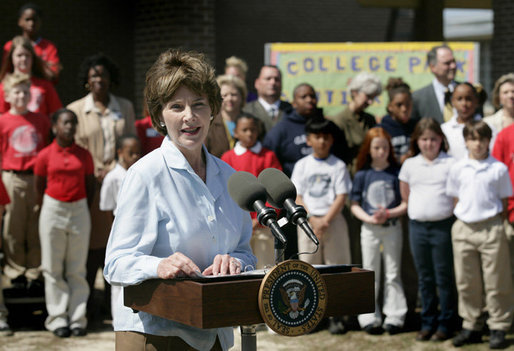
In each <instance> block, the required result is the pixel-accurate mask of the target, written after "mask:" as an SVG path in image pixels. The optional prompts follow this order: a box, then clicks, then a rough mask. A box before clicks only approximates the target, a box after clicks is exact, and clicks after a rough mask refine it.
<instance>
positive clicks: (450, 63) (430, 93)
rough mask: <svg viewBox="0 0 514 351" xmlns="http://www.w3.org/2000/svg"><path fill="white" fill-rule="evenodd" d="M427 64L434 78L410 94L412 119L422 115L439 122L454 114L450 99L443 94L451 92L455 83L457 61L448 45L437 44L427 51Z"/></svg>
mask: <svg viewBox="0 0 514 351" xmlns="http://www.w3.org/2000/svg"><path fill="white" fill-rule="evenodd" d="M427 64H428V67H429V68H430V71H431V72H432V74H433V75H434V79H433V80H432V83H430V84H428V85H427V86H425V87H423V88H421V89H419V90H416V91H415V92H414V93H413V94H412V99H413V103H414V105H413V108H412V119H414V120H416V121H417V120H419V119H421V118H422V117H432V118H435V120H436V121H438V122H439V123H440V124H441V123H444V122H446V121H448V120H450V118H452V116H453V115H454V111H453V108H452V106H451V104H450V100H449V99H448V98H446V99H445V95H447V94H451V93H452V92H453V89H454V88H455V86H456V85H457V83H456V82H455V75H456V73H457V62H456V61H455V57H454V56H453V51H452V49H451V48H450V47H449V46H447V45H439V46H434V47H433V48H432V49H430V51H429V52H428V53H427Z"/></svg>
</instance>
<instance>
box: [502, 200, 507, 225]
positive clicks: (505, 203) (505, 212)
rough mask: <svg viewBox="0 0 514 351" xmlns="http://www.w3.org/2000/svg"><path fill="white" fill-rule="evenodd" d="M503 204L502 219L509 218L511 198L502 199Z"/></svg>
mask: <svg viewBox="0 0 514 351" xmlns="http://www.w3.org/2000/svg"><path fill="white" fill-rule="evenodd" d="M502 205H503V211H502V219H503V220H505V219H508V218H509V198H507V197H506V198H503V199H502Z"/></svg>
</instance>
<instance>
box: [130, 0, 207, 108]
mask: <svg viewBox="0 0 514 351" xmlns="http://www.w3.org/2000/svg"><path fill="white" fill-rule="evenodd" d="M214 8H215V1H214V0H175V1H165V0H141V1H137V3H136V7H135V12H136V16H135V26H134V72H135V80H134V96H135V100H134V103H135V105H136V106H137V108H138V109H137V110H136V115H139V114H141V113H142V101H143V88H144V84H145V73H146V71H147V70H148V68H150V66H151V65H152V63H153V62H154V61H155V59H156V58H157V57H158V56H159V54H160V53H161V52H163V51H164V50H166V49H168V48H177V47H181V48H183V49H186V50H196V51H200V52H203V53H204V54H205V55H206V56H207V57H208V59H209V60H211V62H214V58H215V46H214V41H215V25H214Z"/></svg>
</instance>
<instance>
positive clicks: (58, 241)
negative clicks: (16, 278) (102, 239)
mask: <svg viewBox="0 0 514 351" xmlns="http://www.w3.org/2000/svg"><path fill="white" fill-rule="evenodd" d="M90 230H91V219H90V217H89V210H88V207H87V201H86V199H82V200H79V201H76V202H62V201H59V200H56V199H53V198H51V197H50V196H48V195H45V197H44V199H43V206H42V208H41V216H40V218H39V233H40V236H41V251H42V264H41V268H42V270H43V276H44V277H45V298H46V309H47V311H48V317H47V319H46V321H45V327H46V328H47V329H48V330H51V331H53V330H55V329H57V328H62V327H67V326H69V327H70V328H72V329H73V328H85V327H86V324H87V320H86V304H87V298H88V296H89V287H88V284H87V281H86V259H87V251H88V245H89V233H90Z"/></svg>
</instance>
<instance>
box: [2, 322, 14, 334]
mask: <svg viewBox="0 0 514 351" xmlns="http://www.w3.org/2000/svg"><path fill="white" fill-rule="evenodd" d="M12 335H14V333H13V331H12V329H11V327H9V324H7V322H6V321H4V320H3V319H0V336H12Z"/></svg>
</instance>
